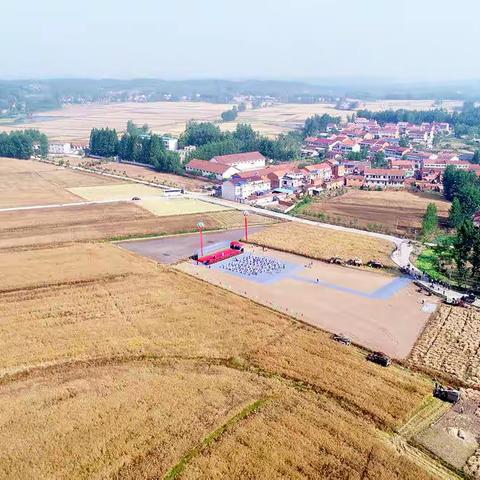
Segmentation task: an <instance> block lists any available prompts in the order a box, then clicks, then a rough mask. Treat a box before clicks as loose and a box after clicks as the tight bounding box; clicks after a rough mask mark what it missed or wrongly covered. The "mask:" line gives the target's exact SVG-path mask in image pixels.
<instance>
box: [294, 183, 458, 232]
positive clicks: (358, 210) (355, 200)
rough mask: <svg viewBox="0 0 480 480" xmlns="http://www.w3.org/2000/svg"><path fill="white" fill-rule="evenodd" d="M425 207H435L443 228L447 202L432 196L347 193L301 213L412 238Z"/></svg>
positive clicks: (320, 202) (404, 192) (366, 192)
mask: <svg viewBox="0 0 480 480" xmlns="http://www.w3.org/2000/svg"><path fill="white" fill-rule="evenodd" d="M429 203H435V205H436V206H437V209H438V215H439V220H440V224H442V225H445V223H446V221H447V218H448V211H449V209H450V202H447V201H446V200H443V199H442V198H440V197H438V196H436V195H431V194H423V193H411V192H407V191H388V190H387V191H382V192H377V191H367V190H349V191H348V192H347V193H345V194H344V195H340V196H338V197H333V198H330V199H328V200H321V201H314V202H313V203H311V204H310V205H308V206H307V207H306V208H305V209H303V210H302V213H303V214H305V215H308V216H313V217H319V218H321V219H322V220H325V221H327V222H330V223H338V224H344V225H348V226H354V227H358V228H364V229H371V230H377V231H378V230H379V231H384V232H386V233H393V234H398V233H400V234H408V235H411V236H413V235H414V234H415V232H417V234H420V233H421V232H420V230H421V226H422V219H423V216H424V215H425V211H426V209H427V206H428V204H429Z"/></svg>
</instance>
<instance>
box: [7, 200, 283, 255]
mask: <svg viewBox="0 0 480 480" xmlns="http://www.w3.org/2000/svg"><path fill="white" fill-rule="evenodd" d="M200 221H202V222H203V223H204V224H205V228H206V229H207V230H213V229H226V228H236V227H241V226H242V225H243V215H242V212H240V211H238V210H222V211H218V212H207V213H196V214H190V215H185V214H184V215H170V216H162V217H158V216H156V215H154V214H152V213H150V212H149V211H147V210H145V209H144V208H141V207H140V206H139V205H138V204H137V202H116V203H108V204H97V205H78V206H70V207H62V208H48V209H39V210H25V211H22V212H21V215H19V213H18V212H17V211H11V212H0V250H5V249H7V250H9V249H20V248H26V247H29V248H33V247H35V248H37V247H40V246H47V245H56V244H62V243H68V242H85V241H91V240H108V239H118V238H129V237H143V236H155V235H172V234H176V233H183V232H192V231H194V230H195V229H196V225H197V223H198V222H200ZM249 222H250V224H251V225H263V224H266V225H268V224H271V223H273V220H272V219H270V218H268V217H262V216H259V215H251V216H250V217H249Z"/></svg>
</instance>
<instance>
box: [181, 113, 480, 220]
mask: <svg viewBox="0 0 480 480" xmlns="http://www.w3.org/2000/svg"><path fill="white" fill-rule="evenodd" d="M450 128H451V127H450V125H449V124H448V123H437V122H433V123H422V124H421V125H412V124H409V123H407V122H398V123H396V124H395V123H387V124H385V125H383V126H381V125H380V124H379V123H378V122H376V121H374V120H367V119H364V118H361V117H359V118H354V119H353V121H352V122H347V123H344V124H340V125H336V124H329V125H328V126H327V129H326V132H325V133H324V134H322V135H321V136H315V137H307V138H305V140H304V143H303V146H302V157H303V158H302V160H301V161H293V162H283V163H277V164H273V163H272V162H269V160H268V159H267V158H265V157H264V156H263V155H262V154H261V153H259V152H246V153H237V154H230V155H219V156H215V157H213V158H211V159H210V160H209V161H207V160H198V159H193V160H190V161H189V162H188V163H186V165H185V171H186V173H187V174H191V175H200V176H203V177H207V178H209V179H212V180H215V181H216V182H217V184H218V185H217V187H216V193H217V195H218V196H221V197H223V198H224V199H227V200H232V201H236V202H242V203H249V204H252V205H257V206H268V207H270V206H275V208H279V209H282V210H284V211H285V210H286V209H287V210H288V208H289V207H291V206H292V205H293V204H294V203H295V199H298V198H299V197H301V196H303V195H320V194H322V193H323V192H328V191H331V190H338V189H341V188H344V187H346V188H361V189H371V190H373V189H374V190H378V189H410V190H413V191H427V192H428V191H430V192H441V191H442V188H443V187H442V179H443V172H444V171H445V169H446V167H447V166H448V165H453V166H455V167H456V168H459V169H464V170H470V171H474V172H476V174H477V175H480V166H479V165H475V164H472V163H471V162H470V161H471V160H472V157H473V153H470V152H464V153H456V152H454V151H449V150H438V149H434V139H435V138H436V137H440V136H446V135H448V134H450Z"/></svg>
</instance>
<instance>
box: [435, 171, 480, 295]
mask: <svg viewBox="0 0 480 480" xmlns="http://www.w3.org/2000/svg"><path fill="white" fill-rule="evenodd" d="M443 187H444V196H445V198H446V199H447V200H451V201H452V205H451V208H450V213H449V222H450V227H451V228H452V229H453V230H454V232H455V233H454V235H453V236H450V237H443V238H440V239H439V241H438V245H437V247H435V250H436V253H437V255H438V257H439V260H440V262H442V263H443V264H449V263H452V262H453V264H454V265H455V274H456V277H457V280H458V282H459V283H460V284H463V285H465V286H467V285H469V286H473V287H474V288H475V289H477V290H478V288H479V286H480V283H479V282H480V228H478V227H476V226H475V224H474V222H473V215H474V214H475V213H476V212H477V211H479V209H480V179H479V178H478V177H477V175H476V174H475V173H474V172H468V171H465V170H461V169H458V168H455V167H453V166H448V167H447V169H446V170H445V174H444V178H443Z"/></svg>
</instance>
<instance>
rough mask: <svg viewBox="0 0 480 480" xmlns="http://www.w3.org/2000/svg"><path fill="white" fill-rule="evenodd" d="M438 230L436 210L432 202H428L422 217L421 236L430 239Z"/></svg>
mask: <svg viewBox="0 0 480 480" xmlns="http://www.w3.org/2000/svg"><path fill="white" fill-rule="evenodd" d="M437 230H438V211H437V206H436V205H435V204H434V203H429V204H428V206H427V211H426V212H425V215H424V217H423V222H422V231H423V238H424V239H425V240H430V239H431V238H432V237H433V235H434V234H435V233H436V232H437Z"/></svg>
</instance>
